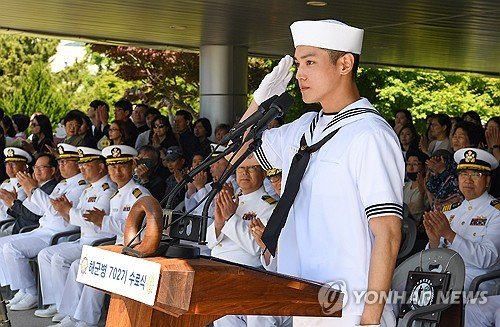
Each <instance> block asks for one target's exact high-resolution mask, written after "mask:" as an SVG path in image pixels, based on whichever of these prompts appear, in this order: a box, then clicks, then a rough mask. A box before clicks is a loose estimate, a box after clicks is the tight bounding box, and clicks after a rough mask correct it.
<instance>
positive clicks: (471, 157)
mask: <svg viewBox="0 0 500 327" xmlns="http://www.w3.org/2000/svg"><path fill="white" fill-rule="evenodd" d="M464 157H465V162H476V152H474V151H472V150H469V151H467V152H465V153H464Z"/></svg>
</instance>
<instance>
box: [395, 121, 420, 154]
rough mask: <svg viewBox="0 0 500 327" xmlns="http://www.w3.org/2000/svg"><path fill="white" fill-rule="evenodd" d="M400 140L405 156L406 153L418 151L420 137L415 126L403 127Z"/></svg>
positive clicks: (400, 130)
mask: <svg viewBox="0 0 500 327" xmlns="http://www.w3.org/2000/svg"><path fill="white" fill-rule="evenodd" d="M398 138H399V143H401V150H403V155H404V156H406V152H408V151H409V150H418V142H419V136H418V133H417V130H416V129H415V126H413V124H406V125H404V126H403V127H401V128H400V129H399V134H398Z"/></svg>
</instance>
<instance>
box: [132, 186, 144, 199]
mask: <svg viewBox="0 0 500 327" xmlns="http://www.w3.org/2000/svg"><path fill="white" fill-rule="evenodd" d="M132 194H133V195H134V196H135V198H136V199H137V198H139V197H140V196H141V195H142V191H141V190H139V189H138V188H136V189H135V190H134V191H133V192H132Z"/></svg>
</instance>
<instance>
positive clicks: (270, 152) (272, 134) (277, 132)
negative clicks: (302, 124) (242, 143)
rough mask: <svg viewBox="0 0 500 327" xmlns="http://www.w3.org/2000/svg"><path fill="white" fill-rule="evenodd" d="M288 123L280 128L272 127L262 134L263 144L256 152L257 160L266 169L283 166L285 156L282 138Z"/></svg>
mask: <svg viewBox="0 0 500 327" xmlns="http://www.w3.org/2000/svg"><path fill="white" fill-rule="evenodd" d="M286 128H288V126H287V125H284V126H281V127H279V128H272V129H269V130H266V131H264V133H263V134H262V144H261V146H260V147H258V148H257V149H256V150H255V152H254V154H255V157H256V158H257V161H258V162H259V164H260V165H261V166H262V168H264V169H266V170H267V169H272V168H278V169H281V168H282V163H283V157H282V153H281V149H282V146H281V140H282V134H283V133H284V130H285V129H286Z"/></svg>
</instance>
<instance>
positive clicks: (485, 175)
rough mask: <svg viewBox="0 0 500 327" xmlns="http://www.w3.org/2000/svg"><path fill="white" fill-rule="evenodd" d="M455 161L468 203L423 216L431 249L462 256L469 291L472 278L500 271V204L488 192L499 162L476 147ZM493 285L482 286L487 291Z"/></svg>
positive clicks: (458, 155) (464, 202) (456, 155)
mask: <svg viewBox="0 0 500 327" xmlns="http://www.w3.org/2000/svg"><path fill="white" fill-rule="evenodd" d="M454 159H455V161H456V162H457V164H458V166H457V170H458V186H459V188H460V192H462V194H463V195H464V197H465V200H464V201H463V202H461V203H455V204H451V205H447V206H445V207H443V212H439V211H431V212H426V213H424V227H425V230H426V233H427V236H428V237H429V247H430V248H436V247H447V248H450V249H452V250H454V251H457V252H458V253H459V254H460V255H461V256H462V258H463V260H464V262H465V275H466V276H465V285H464V290H465V291H468V289H469V286H470V283H471V281H472V279H474V278H475V277H477V276H479V275H482V274H485V273H488V272H491V271H493V270H496V269H499V268H500V262H499V257H498V255H499V253H500V210H499V208H500V202H499V201H498V200H496V199H495V198H494V197H492V196H491V195H489V194H488V192H487V189H488V185H489V183H490V173H491V171H492V170H494V169H495V168H497V167H498V161H497V160H496V159H495V157H494V156H493V155H491V154H490V153H488V152H486V151H484V150H480V149H476V148H464V149H461V150H458V151H457V152H455V156H454ZM492 283H493V282H491V283H483V284H481V285H482V286H483V288H484V290H487V288H488V287H491V286H492Z"/></svg>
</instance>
